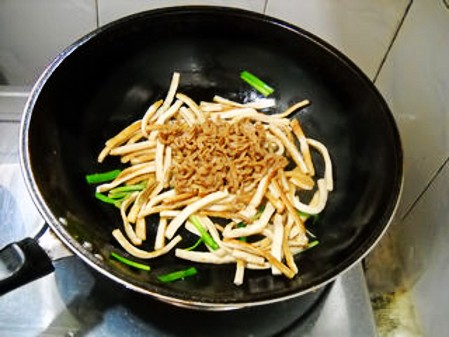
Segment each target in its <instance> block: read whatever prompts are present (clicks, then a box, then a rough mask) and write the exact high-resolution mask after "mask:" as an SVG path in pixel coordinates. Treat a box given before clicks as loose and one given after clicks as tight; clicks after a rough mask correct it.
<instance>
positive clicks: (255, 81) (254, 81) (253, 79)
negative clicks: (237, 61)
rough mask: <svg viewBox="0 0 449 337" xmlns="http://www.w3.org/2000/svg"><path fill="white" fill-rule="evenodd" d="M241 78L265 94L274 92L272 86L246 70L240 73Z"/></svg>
mask: <svg viewBox="0 0 449 337" xmlns="http://www.w3.org/2000/svg"><path fill="white" fill-rule="evenodd" d="M240 78H241V79H242V80H244V81H245V82H246V83H248V84H249V85H250V86H252V87H253V88H254V89H256V90H257V91H259V92H260V93H261V94H262V95H264V96H268V95H270V94H272V93H273V92H274V89H273V88H272V87H270V86H269V85H268V84H266V83H265V82H264V81H262V80H261V79H260V78H258V77H257V76H255V75H253V74H251V73H250V72H248V71H246V70H245V71H242V72H241V73H240Z"/></svg>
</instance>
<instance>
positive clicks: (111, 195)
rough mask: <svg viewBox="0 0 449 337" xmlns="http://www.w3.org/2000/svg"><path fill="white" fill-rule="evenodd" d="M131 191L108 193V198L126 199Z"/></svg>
mask: <svg viewBox="0 0 449 337" xmlns="http://www.w3.org/2000/svg"><path fill="white" fill-rule="evenodd" d="M130 193H131V192H117V193H108V198H111V199H115V200H122V199H126V198H127V197H128V196H129V195H130Z"/></svg>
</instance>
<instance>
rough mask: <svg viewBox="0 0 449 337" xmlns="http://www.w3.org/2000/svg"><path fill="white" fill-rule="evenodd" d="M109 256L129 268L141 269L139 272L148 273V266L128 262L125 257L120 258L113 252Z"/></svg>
mask: <svg viewBox="0 0 449 337" xmlns="http://www.w3.org/2000/svg"><path fill="white" fill-rule="evenodd" d="M111 256H112V257H113V258H115V259H116V260H118V261H120V262H121V263H123V264H126V265H128V266H131V267H134V268H137V269H141V270H145V271H150V269H151V268H150V266H148V265H146V264H142V263H138V262H134V261H131V260H128V259H127V258H126V257H123V256H120V255H118V254H116V253H114V252H111Z"/></svg>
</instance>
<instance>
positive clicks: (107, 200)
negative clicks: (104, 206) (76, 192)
mask: <svg viewBox="0 0 449 337" xmlns="http://www.w3.org/2000/svg"><path fill="white" fill-rule="evenodd" d="M95 198H97V199H98V200H101V201H103V202H105V203H108V204H113V205H115V204H116V203H117V199H112V198H109V197H107V196H105V195H104V194H101V193H95Z"/></svg>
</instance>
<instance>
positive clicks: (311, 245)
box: [306, 240, 320, 249]
mask: <svg viewBox="0 0 449 337" xmlns="http://www.w3.org/2000/svg"><path fill="white" fill-rule="evenodd" d="M319 243H320V242H319V241H318V240H314V241H312V242H309V244H308V245H307V248H306V249H310V248H313V247H315V246H316V245H318V244H319Z"/></svg>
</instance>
